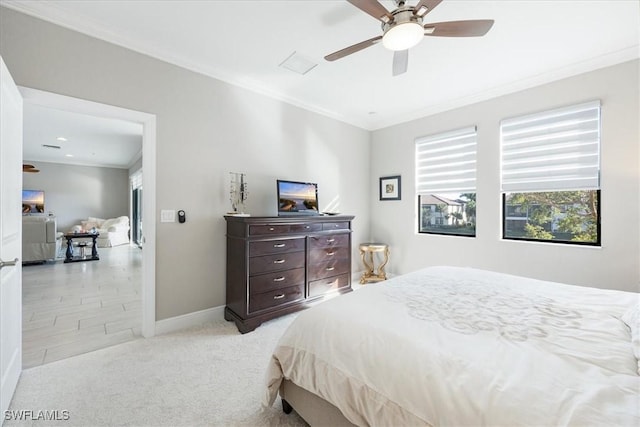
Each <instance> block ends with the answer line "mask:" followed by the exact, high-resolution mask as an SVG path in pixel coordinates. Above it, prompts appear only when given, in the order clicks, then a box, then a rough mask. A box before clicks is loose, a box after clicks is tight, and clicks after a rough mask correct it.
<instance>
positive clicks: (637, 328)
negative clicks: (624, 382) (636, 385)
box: [620, 304, 640, 375]
mask: <svg viewBox="0 0 640 427" xmlns="http://www.w3.org/2000/svg"><path fill="white" fill-rule="evenodd" d="M620 319H621V320H622V321H623V322H624V323H625V324H626V325H627V326H628V327H629V329H631V345H632V346H633V354H635V356H636V360H637V362H638V375H640V304H637V305H635V306H634V307H631V308H630V309H628V310H627V311H626V312H625V313H624V314H623V315H622V317H621V318H620Z"/></svg>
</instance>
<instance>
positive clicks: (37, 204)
mask: <svg viewBox="0 0 640 427" xmlns="http://www.w3.org/2000/svg"><path fill="white" fill-rule="evenodd" d="M31 213H44V191H42V190H22V214H23V215H24V214H31Z"/></svg>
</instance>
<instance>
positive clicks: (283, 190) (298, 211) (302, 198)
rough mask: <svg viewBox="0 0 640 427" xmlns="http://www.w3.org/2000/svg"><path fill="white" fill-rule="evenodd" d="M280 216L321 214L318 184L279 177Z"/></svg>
mask: <svg viewBox="0 0 640 427" xmlns="http://www.w3.org/2000/svg"><path fill="white" fill-rule="evenodd" d="M276 185H277V190H278V216H294V215H319V214H320V211H319V210H318V184H316V183H313V182H301V181H287V180H284V179H278V180H277V182H276Z"/></svg>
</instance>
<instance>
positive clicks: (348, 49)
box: [324, 36, 382, 61]
mask: <svg viewBox="0 0 640 427" xmlns="http://www.w3.org/2000/svg"><path fill="white" fill-rule="evenodd" d="M380 40H382V36H377V37H374V38H372V39H369V40H365V41H363V42H360V43H356V44H354V45H353V46H349V47H345V48H344V49H340V50H339V51H337V52H333V53H331V54H329V55H327V56H325V57H324V59H326V60H327V61H335V60H336V59H340V58H344V57H345V56H347V55H351V54H352V53H356V52H359V51H361V50H362V49H365V48H367V47H369V46H373V45H374V44H376V43H379V42H380Z"/></svg>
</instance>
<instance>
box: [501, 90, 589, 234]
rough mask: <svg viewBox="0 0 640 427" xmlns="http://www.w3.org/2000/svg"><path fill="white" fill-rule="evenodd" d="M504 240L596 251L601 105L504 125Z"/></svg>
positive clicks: (504, 121) (505, 122) (575, 106)
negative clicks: (586, 247)
mask: <svg viewBox="0 0 640 427" xmlns="http://www.w3.org/2000/svg"><path fill="white" fill-rule="evenodd" d="M500 134H501V149H502V165H501V167H502V177H501V181H502V212H503V214H502V224H503V238H505V239H518V240H534V241H546V242H556V243H573V244H586V245H600V102H599V101H594V102H588V103H585V104H580V105H574V106H571V107H567V108H561V109H557V110H552V111H546V112H543V113H537V114H531V115H527V116H523V117H516V118H511V119H507V120H503V121H502V122H501V124H500Z"/></svg>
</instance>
